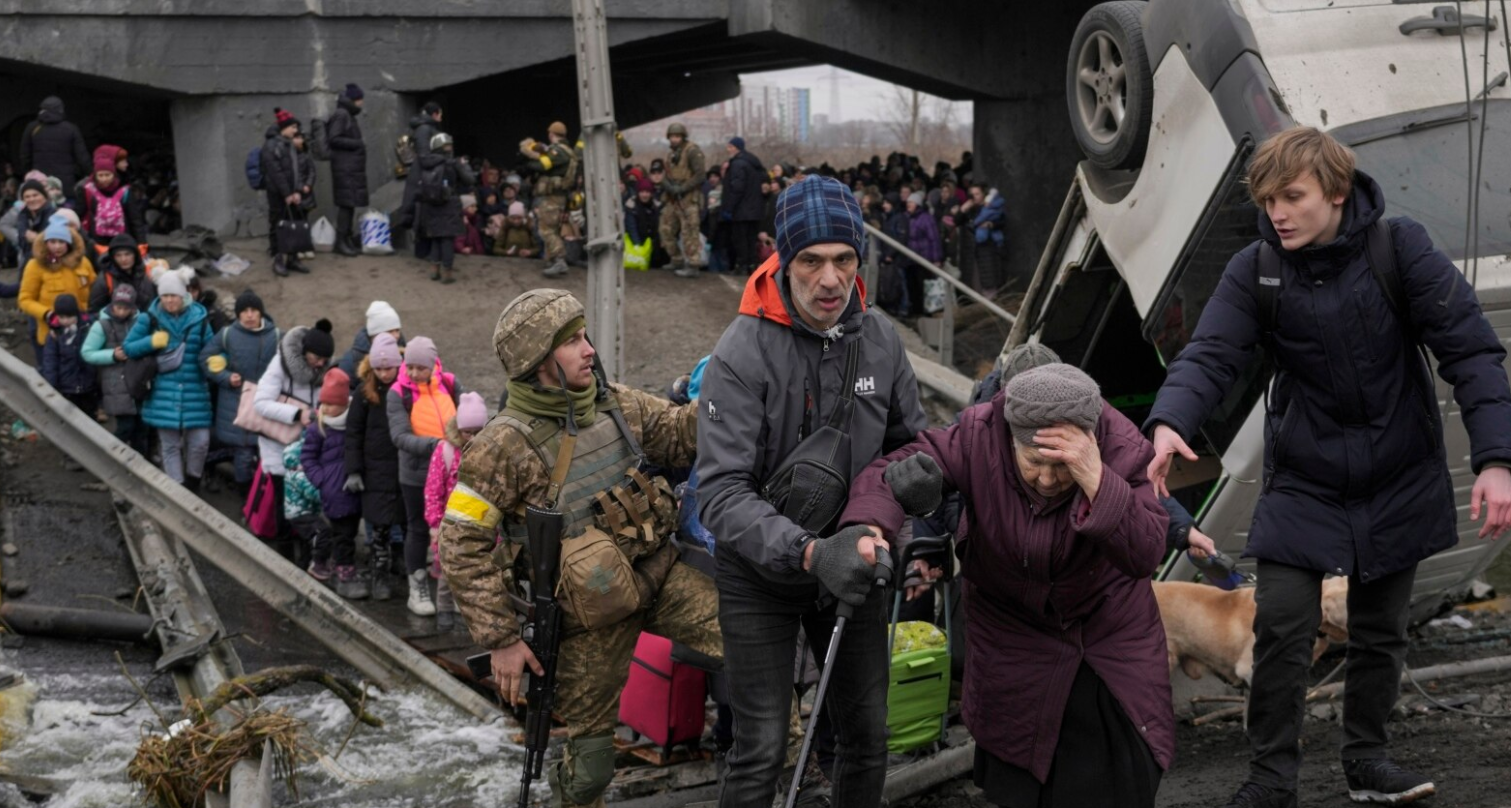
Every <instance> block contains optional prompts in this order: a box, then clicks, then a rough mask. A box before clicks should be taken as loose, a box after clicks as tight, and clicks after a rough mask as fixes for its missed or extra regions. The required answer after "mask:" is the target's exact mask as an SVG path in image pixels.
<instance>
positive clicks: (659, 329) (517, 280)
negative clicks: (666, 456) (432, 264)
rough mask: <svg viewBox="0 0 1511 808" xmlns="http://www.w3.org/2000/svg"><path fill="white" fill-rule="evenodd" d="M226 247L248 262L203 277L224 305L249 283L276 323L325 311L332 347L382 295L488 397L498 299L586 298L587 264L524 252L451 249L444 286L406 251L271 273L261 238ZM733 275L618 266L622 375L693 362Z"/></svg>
mask: <svg viewBox="0 0 1511 808" xmlns="http://www.w3.org/2000/svg"><path fill="white" fill-rule="evenodd" d="M226 247H227V249H229V250H230V251H231V252H233V253H235V254H237V255H239V256H241V257H243V258H246V259H248V260H250V261H251V262H252V268H251V269H249V270H247V271H246V272H245V273H243V274H241V275H238V276H235V277H226V278H208V279H206V280H205V283H206V285H208V286H210V287H212V288H215V289H217V290H219V294H220V295H221V297H222V299H223V300H224V301H225V302H226V304H227V305H229V304H230V302H231V300H232V299H234V298H235V297H236V295H237V294H238V293H239V292H240V291H241V290H243V289H246V288H248V287H250V288H252V289H254V290H256V292H257V294H258V295H259V296H260V297H262V300H263V304H264V305H265V306H266V307H267V310H268V313H269V314H270V315H272V316H273V318H274V319H275V320H277V322H278V324H279V326H280V327H282V328H289V327H292V326H296V325H311V324H313V323H314V322H315V320H316V319H317V318H320V317H325V318H327V319H329V320H330V321H331V323H332V324H334V325H335V327H336V332H335V333H336V350H337V352H338V355H339V353H341V352H345V351H346V349H347V348H348V347H349V346H350V345H351V341H352V337H353V336H354V335H355V334H356V332H357V331H358V330H359V329H361V328H363V327H364V324H365V320H364V319H363V313H364V312H365V311H366V310H367V304H368V303H370V302H371V301H373V300H386V301H388V302H389V303H391V304H392V305H393V307H394V308H395V309H397V310H398V312H399V317H400V319H402V320H403V323H404V334H405V335H406V336H408V337H415V336H421V335H423V336H427V337H430V338H431V339H434V340H435V342H436V347H437V348H439V349H440V353H441V361H442V362H443V363H444V364H445V365H446V367H447V369H449V370H452V371H455V372H456V373H457V375H458V378H459V379H460V380H461V382H462V384H463V385H464V386H465V387H466V388H468V389H475V390H479V391H482V392H483V393H484V394H485V395H484V397H485V398H487V399H489V400H490V401H496V400H497V396H498V393H500V392H502V390H503V386H504V381H505V379H504V373H503V368H502V366H500V365H499V362H498V357H497V356H496V355H495V354H494V351H493V327H494V325H495V324H496V323H497V322H498V315H499V313H500V312H501V311H503V308H504V306H505V305H507V304H508V303H509V301H511V300H513V299H514V298H515V296H517V295H519V294H520V293H522V292H525V291H528V290H530V289H534V288H540V287H552V288H558V289H566V290H568V291H570V292H572V293H573V294H575V295H577V296H578V297H579V298H580V299H584V300H585V299H586V297H587V271H586V270H582V269H573V270H572V271H571V273H570V274H569V275H567V276H566V277H565V278H557V279H554V280H553V279H550V278H544V277H542V276H541V274H540V268H541V263H540V262H539V261H532V260H525V259H516V258H492V257H474V256H465V255H459V256H457V259H456V269H457V272H456V275H457V282H456V283H455V284H453V285H451V286H443V285H441V284H439V283H435V282H432V281H430V280H429V265H428V264H426V263H425V262H423V261H419V260H417V259H415V258H414V257H413V256H410V255H402V254H400V255H394V256H366V255H364V256H357V257H355V258H345V257H342V256H338V255H332V254H321V255H319V256H318V257H316V258H315V259H314V260H311V261H306V262H305V263H306V264H308V265H309V266H310V268H311V269H312V270H313V271H312V272H311V274H309V275H291V276H290V277H287V278H279V277H277V276H275V275H274V274H273V272H272V269H271V261H270V260H269V258H268V257H267V255H266V254H265V253H264V251H263V247H264V242H262V241H261V240H241V241H233V242H230V243H228V244H227V245H226ZM736 281H739V282H740V283H742V282H743V278H741V279H735V278H730V277H728V276H720V275H713V274H710V273H705V274H704V275H703V276H702V277H700V278H697V279H696V280H684V279H682V278H677V277H674V276H673V275H672V274H671V273H670V272H667V271H664V270H662V271H651V272H627V273H625V310H624V337H625V346H624V348H625V350H624V355H625V367H624V369H623V371H622V373H621V374H620V379H621V381H623V382H624V383H626V384H629V385H631V386H634V387H641V388H645V389H651V390H665V389H666V385H667V384H668V383H669V382H670V381H671V380H672V379H674V378H675V377H677V376H679V375H681V374H683V373H687V372H688V371H690V370H692V367H693V365H694V364H696V363H697V361H698V360H699V359H701V358H702V357H703V356H704V355H705V354H707V353H709V352H710V351H712V350H713V347H714V343H716V342H717V341H718V339H719V335H720V334H722V333H724V328H725V327H726V326H728V325H729V321H730V320H731V319H733V317H734V316H735V313H736V310H737V309H738V307H739V303H740V291H739V290H740V288H741V286H740V283H737V282H736Z"/></svg>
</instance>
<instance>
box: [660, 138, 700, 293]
mask: <svg viewBox="0 0 1511 808" xmlns="http://www.w3.org/2000/svg"><path fill="white" fill-rule="evenodd" d="M666 139H667V141H668V142H669V143H671V147H672V150H671V151H670V152H667V155H666V180H665V181H664V182H662V183H661V190H662V192H663V193H662V201H663V202H664V205H663V206H662V208H661V226H660V228H659V229H660V231H661V244H662V247H663V249H665V250H666V252H667V254H669V255H670V256H671V257H672V268H673V270H674V271H675V273H676V275H677V277H679V278H696V277H698V271H699V270H700V269H702V268H703V245H702V243H701V242H700V241H699V240H698V225H699V224H700V222H701V221H702V214H703V186H702V183H703V174H704V164H703V150H702V149H700V148H698V144H696V143H694V142H692V141H691V140H688V139H687V127H685V126H683V125H682V124H680V123H674V124H672V125H671V126H668V127H666ZM679 237H680V238H679ZM678 253H681V255H680V257H679V255H678Z"/></svg>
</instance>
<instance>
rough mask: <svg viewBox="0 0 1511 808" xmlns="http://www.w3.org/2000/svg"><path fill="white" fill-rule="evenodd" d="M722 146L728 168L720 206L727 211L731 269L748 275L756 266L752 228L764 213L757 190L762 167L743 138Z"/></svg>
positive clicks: (760, 194) (730, 140) (757, 226)
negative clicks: (732, 259)
mask: <svg viewBox="0 0 1511 808" xmlns="http://www.w3.org/2000/svg"><path fill="white" fill-rule="evenodd" d="M725 148H726V149H727V150H728V151H729V169H728V170H727V171H725V172H724V200H723V203H722V208H723V210H724V212H726V213H728V214H729V239H730V247H731V248H732V251H733V252H734V270H735V272H738V273H740V274H742V275H749V274H750V273H752V272H754V271H755V268H756V267H755V255H756V230H757V228H759V227H760V226H761V217H762V216H764V215H765V213H766V199H765V197H764V196H763V195H762V193H761V184H762V182H763V181H764V180H765V179H766V169H765V168H763V167H762V166H761V161H760V160H759V159H757V158H756V156H755V155H753V154H751V153H750V152H748V151H745V138H742V137H733V138H730V139H729V145H728V146H726V147H725Z"/></svg>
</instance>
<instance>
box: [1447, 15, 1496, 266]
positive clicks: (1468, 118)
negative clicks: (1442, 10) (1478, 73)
mask: <svg viewBox="0 0 1511 808" xmlns="http://www.w3.org/2000/svg"><path fill="white" fill-rule="evenodd" d="M1486 2H1488V0H1486ZM1453 5H1454V8H1455V9H1457V11H1458V18H1459V57H1460V61H1462V62H1463V65H1464V137H1465V138H1467V141H1466V142H1467V144H1468V145H1467V148H1466V149H1465V156H1466V157H1468V158H1469V178H1468V185H1469V187H1468V188H1467V191H1468V193H1466V194H1465V199H1464V259H1465V262H1464V265H1465V267H1466V268H1467V267H1468V259H1469V240H1470V237H1471V236H1472V235H1473V234H1474V233H1473V231H1474V94H1473V91H1472V90H1471V89H1470V87H1469V44H1468V42H1467V40H1466V38H1465V35H1464V0H1453ZM1486 24H1487V25H1488V24H1489V23H1486Z"/></svg>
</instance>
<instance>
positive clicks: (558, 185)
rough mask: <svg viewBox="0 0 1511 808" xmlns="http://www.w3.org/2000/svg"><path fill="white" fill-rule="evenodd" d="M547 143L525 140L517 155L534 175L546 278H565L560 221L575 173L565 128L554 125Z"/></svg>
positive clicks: (575, 157) (537, 217)
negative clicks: (527, 164) (544, 253)
mask: <svg viewBox="0 0 1511 808" xmlns="http://www.w3.org/2000/svg"><path fill="white" fill-rule="evenodd" d="M546 139H547V141H548V142H547V143H541V142H539V141H537V140H535V139H534V138H525V140H524V141H523V142H521V143H520V144H519V152H520V154H523V155H524V156H525V158H526V162H527V163H529V164H530V166H531V167H532V168H534V169H535V170H536V171H537V172H539V175H538V178H537V179H536V180H535V221H536V224H537V225H538V226H539V227H540V240H541V241H542V242H543V243H544V244H545V247H546V269H545V272H544V274H545V276H546V277H547V278H559V277H561V276H562V275H565V274H567V245H566V243H565V242H563V241H562V239H561V217H562V214H563V213H564V212H565V210H566V207H567V192H568V191H570V190H572V183H573V182H574V181H575V179H576V178H575V177H574V176H573V174H575V172H576V170H577V155H576V154H575V153H574V152H573V151H572V148H571V146H569V145H568V144H567V125H566V124H564V123H562V122H561V121H556V122H555V123H553V124H551V126H550V127H549V128H548V129H547V130H546Z"/></svg>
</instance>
